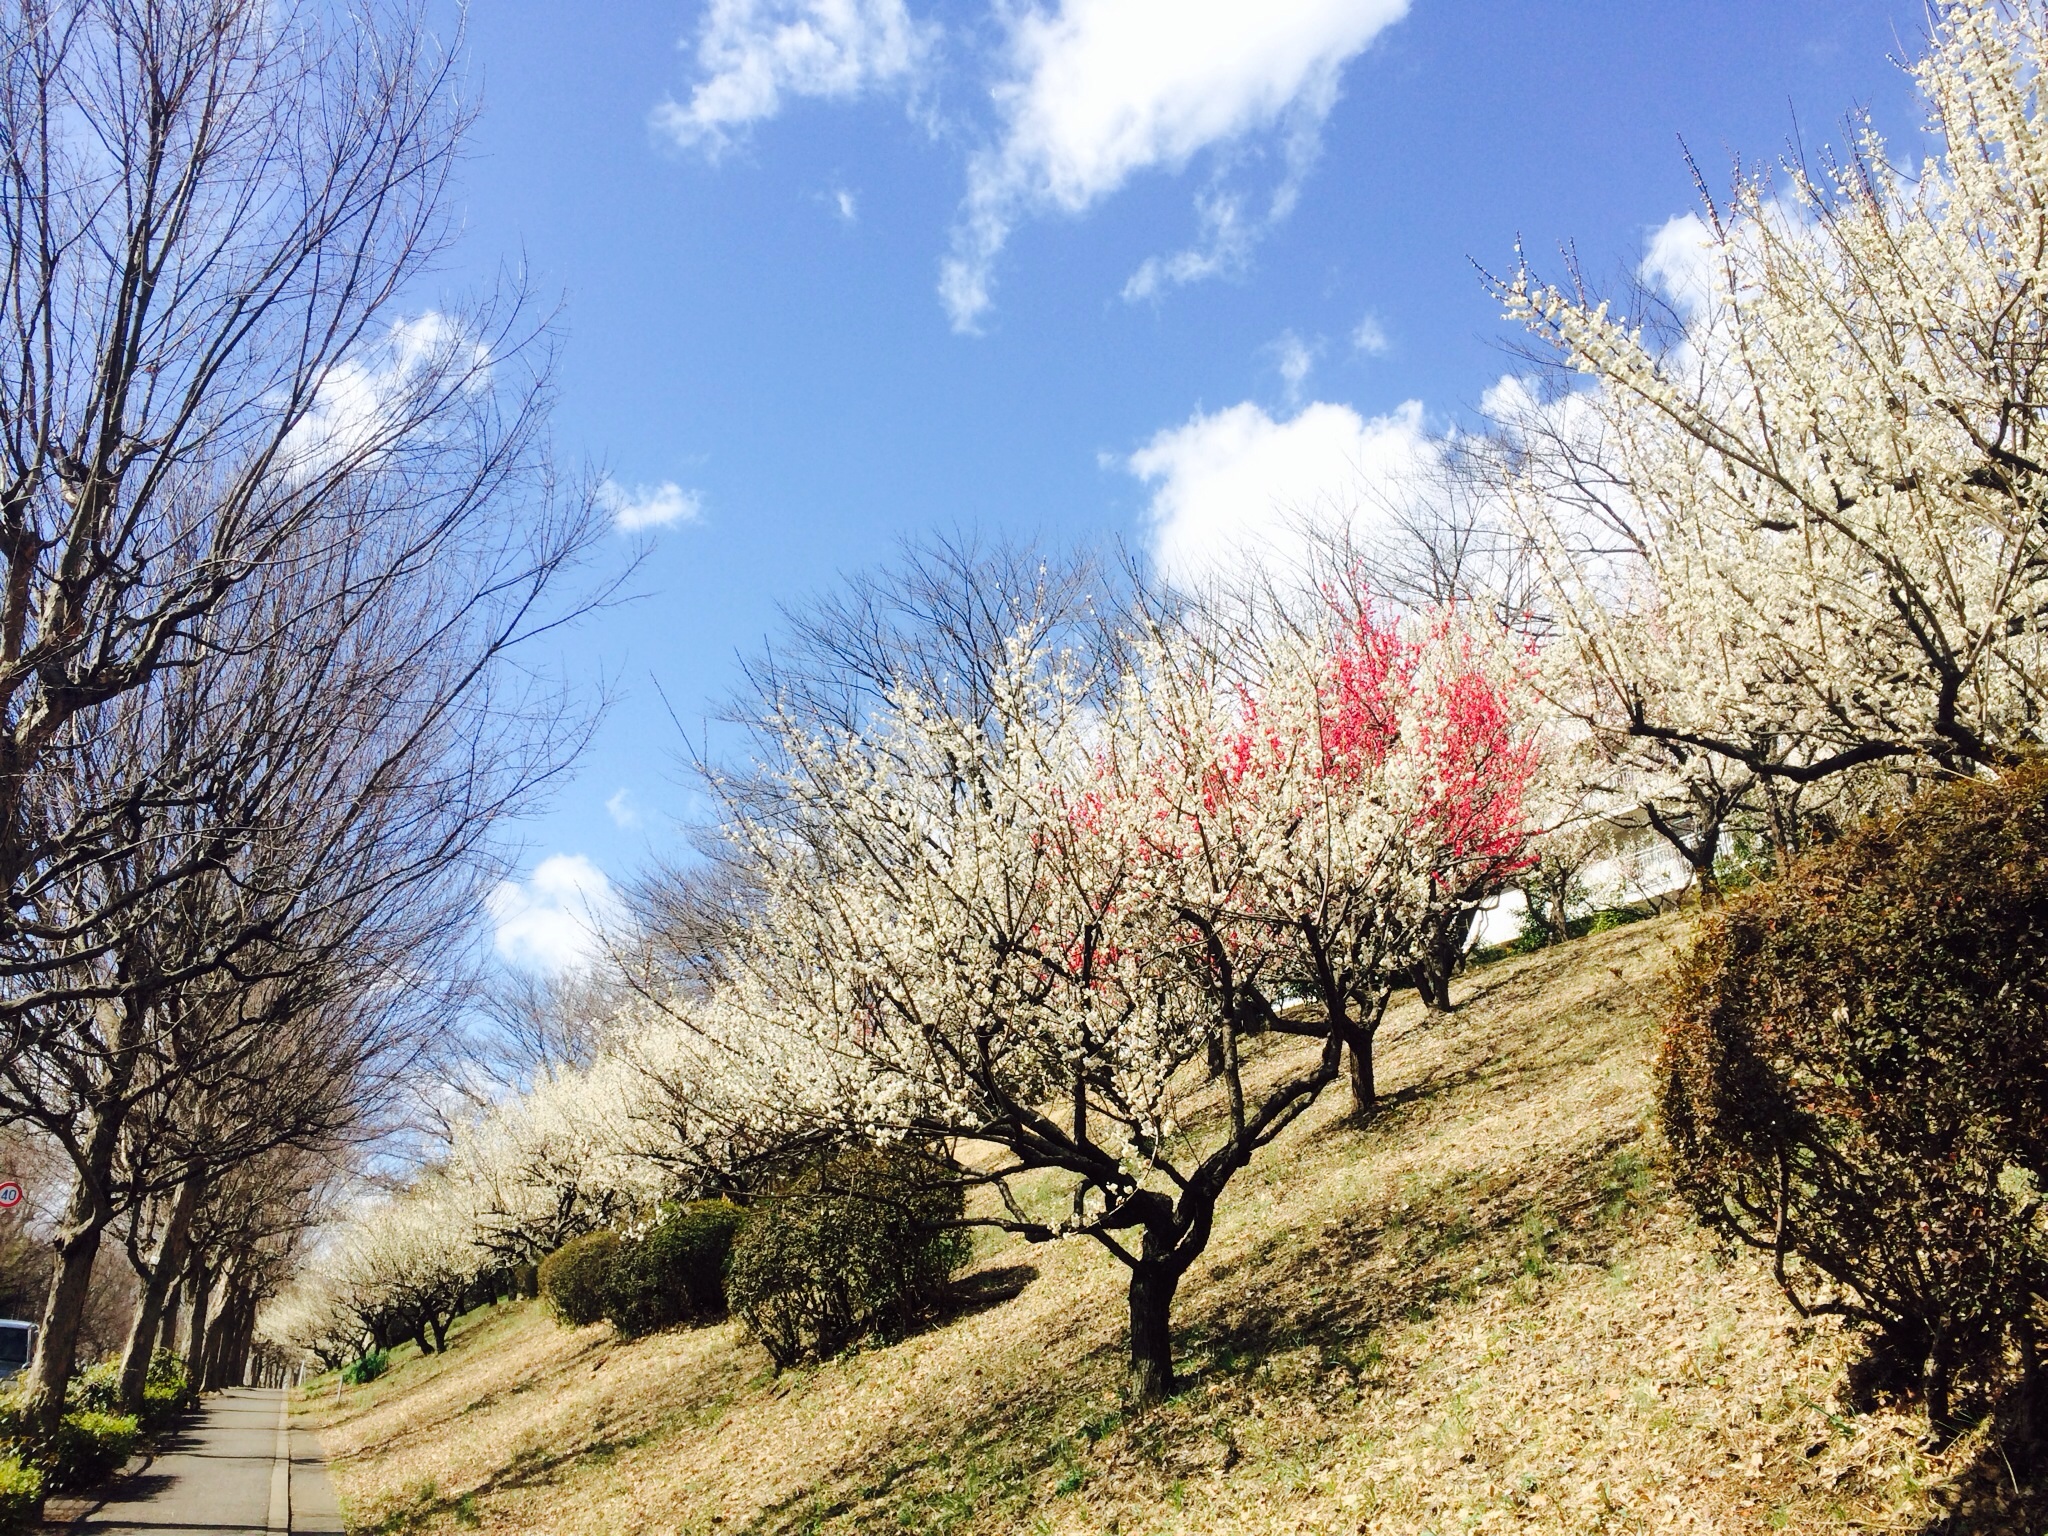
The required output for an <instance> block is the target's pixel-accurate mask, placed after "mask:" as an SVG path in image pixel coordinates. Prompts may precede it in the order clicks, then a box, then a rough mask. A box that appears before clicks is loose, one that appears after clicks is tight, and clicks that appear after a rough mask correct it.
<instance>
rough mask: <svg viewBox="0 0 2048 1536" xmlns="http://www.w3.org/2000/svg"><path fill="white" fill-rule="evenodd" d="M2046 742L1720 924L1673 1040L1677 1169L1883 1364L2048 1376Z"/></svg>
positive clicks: (1936, 1379) (1963, 1373)
mask: <svg viewBox="0 0 2048 1536" xmlns="http://www.w3.org/2000/svg"><path fill="white" fill-rule="evenodd" d="M2044 1008H2048V764H2044V763H2033V764H2029V765H2027V766H2025V767H2022V768H2020V769H2018V770H2015V771H2014V772H2012V773H2010V774H2008V775H2007V776H2006V777H2005V778H2003V779H2001V780H1999V781H1997V782H1995V783H1979V782H1963V783H1955V784H1951V785H1947V786H1944V787H1942V788H1940V789H1937V790H1934V791H1931V792H1929V793H1927V794H1925V795H1923V796H1922V797H1921V798H1920V799H1918V800H1916V801H1915V802H1914V803H1913V804H1912V805H1911V806H1910V807H1908V808H1907V809H1906V810H1905V811H1903V812H1901V813H1899V814H1898V815H1896V816H1893V817H1890V818H1887V819H1885V820H1882V821H1874V822H1872V823H1870V824H1868V825H1867V826H1864V827H1862V828H1860V829H1858V830H1856V831H1854V832H1852V833H1850V834H1849V835H1848V836H1846V837H1844V838H1843V839H1842V840H1841V841H1840V842H1838V843H1836V844H1834V845H1833V846H1831V847H1828V848H1825V849H1823V850H1821V851H1819V852H1818V853H1816V854H1813V855H1811V856H1809V857H1807V858H1806V859H1804V860H1802V861H1801V862H1800V863H1799V864H1797V865H1796V866H1795V867H1794V868H1793V869H1792V870H1791V871H1790V872H1789V873H1788V874H1787V875H1786V876H1785V877H1784V878H1783V879H1781V880H1779V881H1777V882H1775V883H1773V884H1770V885H1766V886H1763V887H1760V888H1758V889H1756V890H1754V891H1752V892H1750V893H1748V894H1746V895H1744V896H1742V897H1740V898H1739V899H1737V900H1735V901H1733V902H1731V903H1730V904H1729V906H1728V907H1727V908H1726V909H1725V910H1724V911H1723V912H1721V913H1720V914H1718V915H1717V916H1715V917H1712V918H1710V919H1708V920H1706V921H1705V922H1703V923H1702V925H1701V928H1700V932H1699V935H1698V938H1697V940H1696V942H1695V943H1694V945H1693V948H1692V950H1691V952H1690V954H1689V955H1687V956H1686V957H1685V959H1684V960H1683V961H1682V962H1681V964H1680V965H1679V968H1678V972H1677V977H1676V989H1675V999H1674V1008H1673V1013H1672V1017H1671V1022H1670V1025H1669V1028H1668V1030H1667V1032H1666V1035H1665V1039H1664V1046H1663V1055H1662V1061H1661V1076H1662V1096H1663V1113H1664V1123H1665V1128H1666V1133H1667V1135H1668V1137H1669V1139H1670V1142H1671V1145H1672V1149H1673V1151H1674V1154H1675V1157H1676V1162H1677V1169H1678V1178H1679V1183H1680V1186H1681V1188H1682V1189H1683V1190H1684V1192H1685V1193H1686V1194H1687V1195H1688V1196H1689V1197H1690V1199H1691V1201H1692V1203H1693V1204H1694V1206H1695V1207H1696V1208H1697V1209H1698V1210H1699V1212H1700V1214H1701V1215H1702V1217H1703V1218H1704V1219H1705V1220H1706V1221H1707V1222H1708V1223H1710V1224H1711V1225H1713V1226H1715V1227H1717V1228H1719V1229H1720V1230H1721V1231H1722V1232H1724V1233H1726V1234H1728V1235H1730V1236H1732V1237H1734V1238H1736V1239H1738V1240H1739V1241H1741V1242H1744V1243H1747V1244H1749V1245H1751V1246H1752V1247H1755V1248H1758V1249H1761V1250H1764V1251H1766V1252H1769V1253H1770V1254H1772V1256H1773V1259H1774V1263H1775V1265H1776V1268H1777V1272H1778V1275H1779V1279H1780V1282H1781V1283H1782V1284H1783V1286H1784V1288H1785V1291H1786V1294H1787V1295H1788V1296H1789V1297H1790V1298H1791V1300H1792V1302H1793V1303H1794V1305H1795V1306H1797V1307H1798V1308H1799V1309H1800V1310H1801V1312H1802V1313H1833V1314H1836V1315H1839V1316H1841V1317H1844V1318H1846V1319H1848V1320H1849V1321H1851V1322H1852V1323H1855V1324H1857V1325H1859V1326H1860V1327H1862V1328H1863V1329H1865V1330H1866V1331H1867V1332H1868V1334H1869V1336H1870V1340H1871V1343H1872V1351H1871V1356H1870V1360H1869V1361H1868V1362H1866V1366H1865V1368H1864V1371H1863V1373H1862V1376H1863V1383H1864V1384H1865V1385H1866V1386H1879V1385H1890V1386H1893V1387H1903V1388H1906V1389H1908V1390H1914V1389H1917V1390H1919V1391H1922V1392H1924V1393H1925V1395H1926V1398H1927V1405H1928V1411H1929V1416H1930V1418H1931V1419H1932V1420H1933V1421H1934V1423H1935V1425H1936V1427H1937V1429H1938V1430H1945V1429H1946V1428H1947V1427H1948V1426H1949V1425H1950V1424H1951V1422H1952V1413H1951V1397H1950V1393H1951V1387H1952V1385H1954V1384H1957V1383H1963V1384H1971V1385H1974V1386H1975V1387H1978V1388H1982V1389H1985V1390H1995V1389H1996V1388H1997V1386H1998V1385H1999V1384H2000V1383H2001V1382H2002V1381H2003V1379H2004V1378H2005V1377H2006V1376H2007V1374H2008V1373H2009V1372H2010V1371H2011V1370H2012V1369H2013V1367H2014V1365H2015V1364H2017V1366H2018V1368H2019V1374H2020V1377H2021V1379H2022V1380H2024V1381H2030V1382H2037V1381H2038V1380H2039V1379H2040V1372H2039V1371H2038V1369H2037V1368H2036V1364H2035V1359H2034V1356H2035V1352H2036V1348H2037V1346H2036V1343H2035V1339H2036V1334H2037V1331H2038V1326H2037V1325H2038V1320H2039V1313H2040V1310H2041V1306H2042V1302H2043V1300H2044V1298H2048V1222H2044V1218H2043V1209H2042V1201H2041V1185H2042V1182H2043V1179H2044V1176H2048V1024H2044V1021H2048V1011H2044Z"/></svg>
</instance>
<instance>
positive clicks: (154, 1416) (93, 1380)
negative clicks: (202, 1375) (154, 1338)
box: [65, 1349, 198, 1435]
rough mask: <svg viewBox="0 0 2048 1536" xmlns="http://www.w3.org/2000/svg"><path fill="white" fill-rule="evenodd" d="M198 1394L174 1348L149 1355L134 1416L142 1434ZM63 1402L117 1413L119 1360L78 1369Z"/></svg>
mask: <svg viewBox="0 0 2048 1536" xmlns="http://www.w3.org/2000/svg"><path fill="white" fill-rule="evenodd" d="M197 1396H198V1394H197V1393H195V1392H194V1391H193V1390H192V1382H191V1379H190V1378H189V1377H188V1376H187V1375H186V1374H185V1361H184V1359H183V1357H182V1356H180V1355H179V1354H178V1353H177V1352H176V1351H174V1350H168V1349H159V1350H158V1351H157V1352H156V1353H155V1354H154V1355H152V1356H151V1357H150V1361H149V1372H148V1374H147V1375H146V1376H145V1377H144V1379H143V1387H142V1409H141V1412H140V1413H139V1414H137V1415H136V1418H137V1420H138V1421H139V1422H140V1424H141V1426H142V1432H143V1433H144V1434H152V1435H153V1434H155V1433H156V1432H157V1431H158V1430H160V1429H162V1428H164V1427H165V1426H167V1425H168V1424H170V1423H171V1421H172V1420H174V1419H176V1418H177V1416H178V1415H179V1414H181V1413H183V1412H184V1411H185V1410H186V1409H187V1408H189V1407H191V1406H192V1403H193V1401H194V1400H195V1399H196V1397H197ZM65 1405H66V1406H67V1407H69V1408H72V1409H84V1410H88V1411H90V1412H94V1413H103V1414H118V1413H119V1412H120V1407H121V1362H120V1361H118V1360H103V1361H101V1362H100V1363H99V1364H98V1365H95V1366H92V1367H91V1368H89V1369H87V1370H84V1371H81V1372H80V1373H79V1374H78V1375H77V1376H76V1377H75V1378H74V1379H73V1380H72V1383H71V1391H70V1395H69V1396H68V1397H67V1398H66V1399H65Z"/></svg>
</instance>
